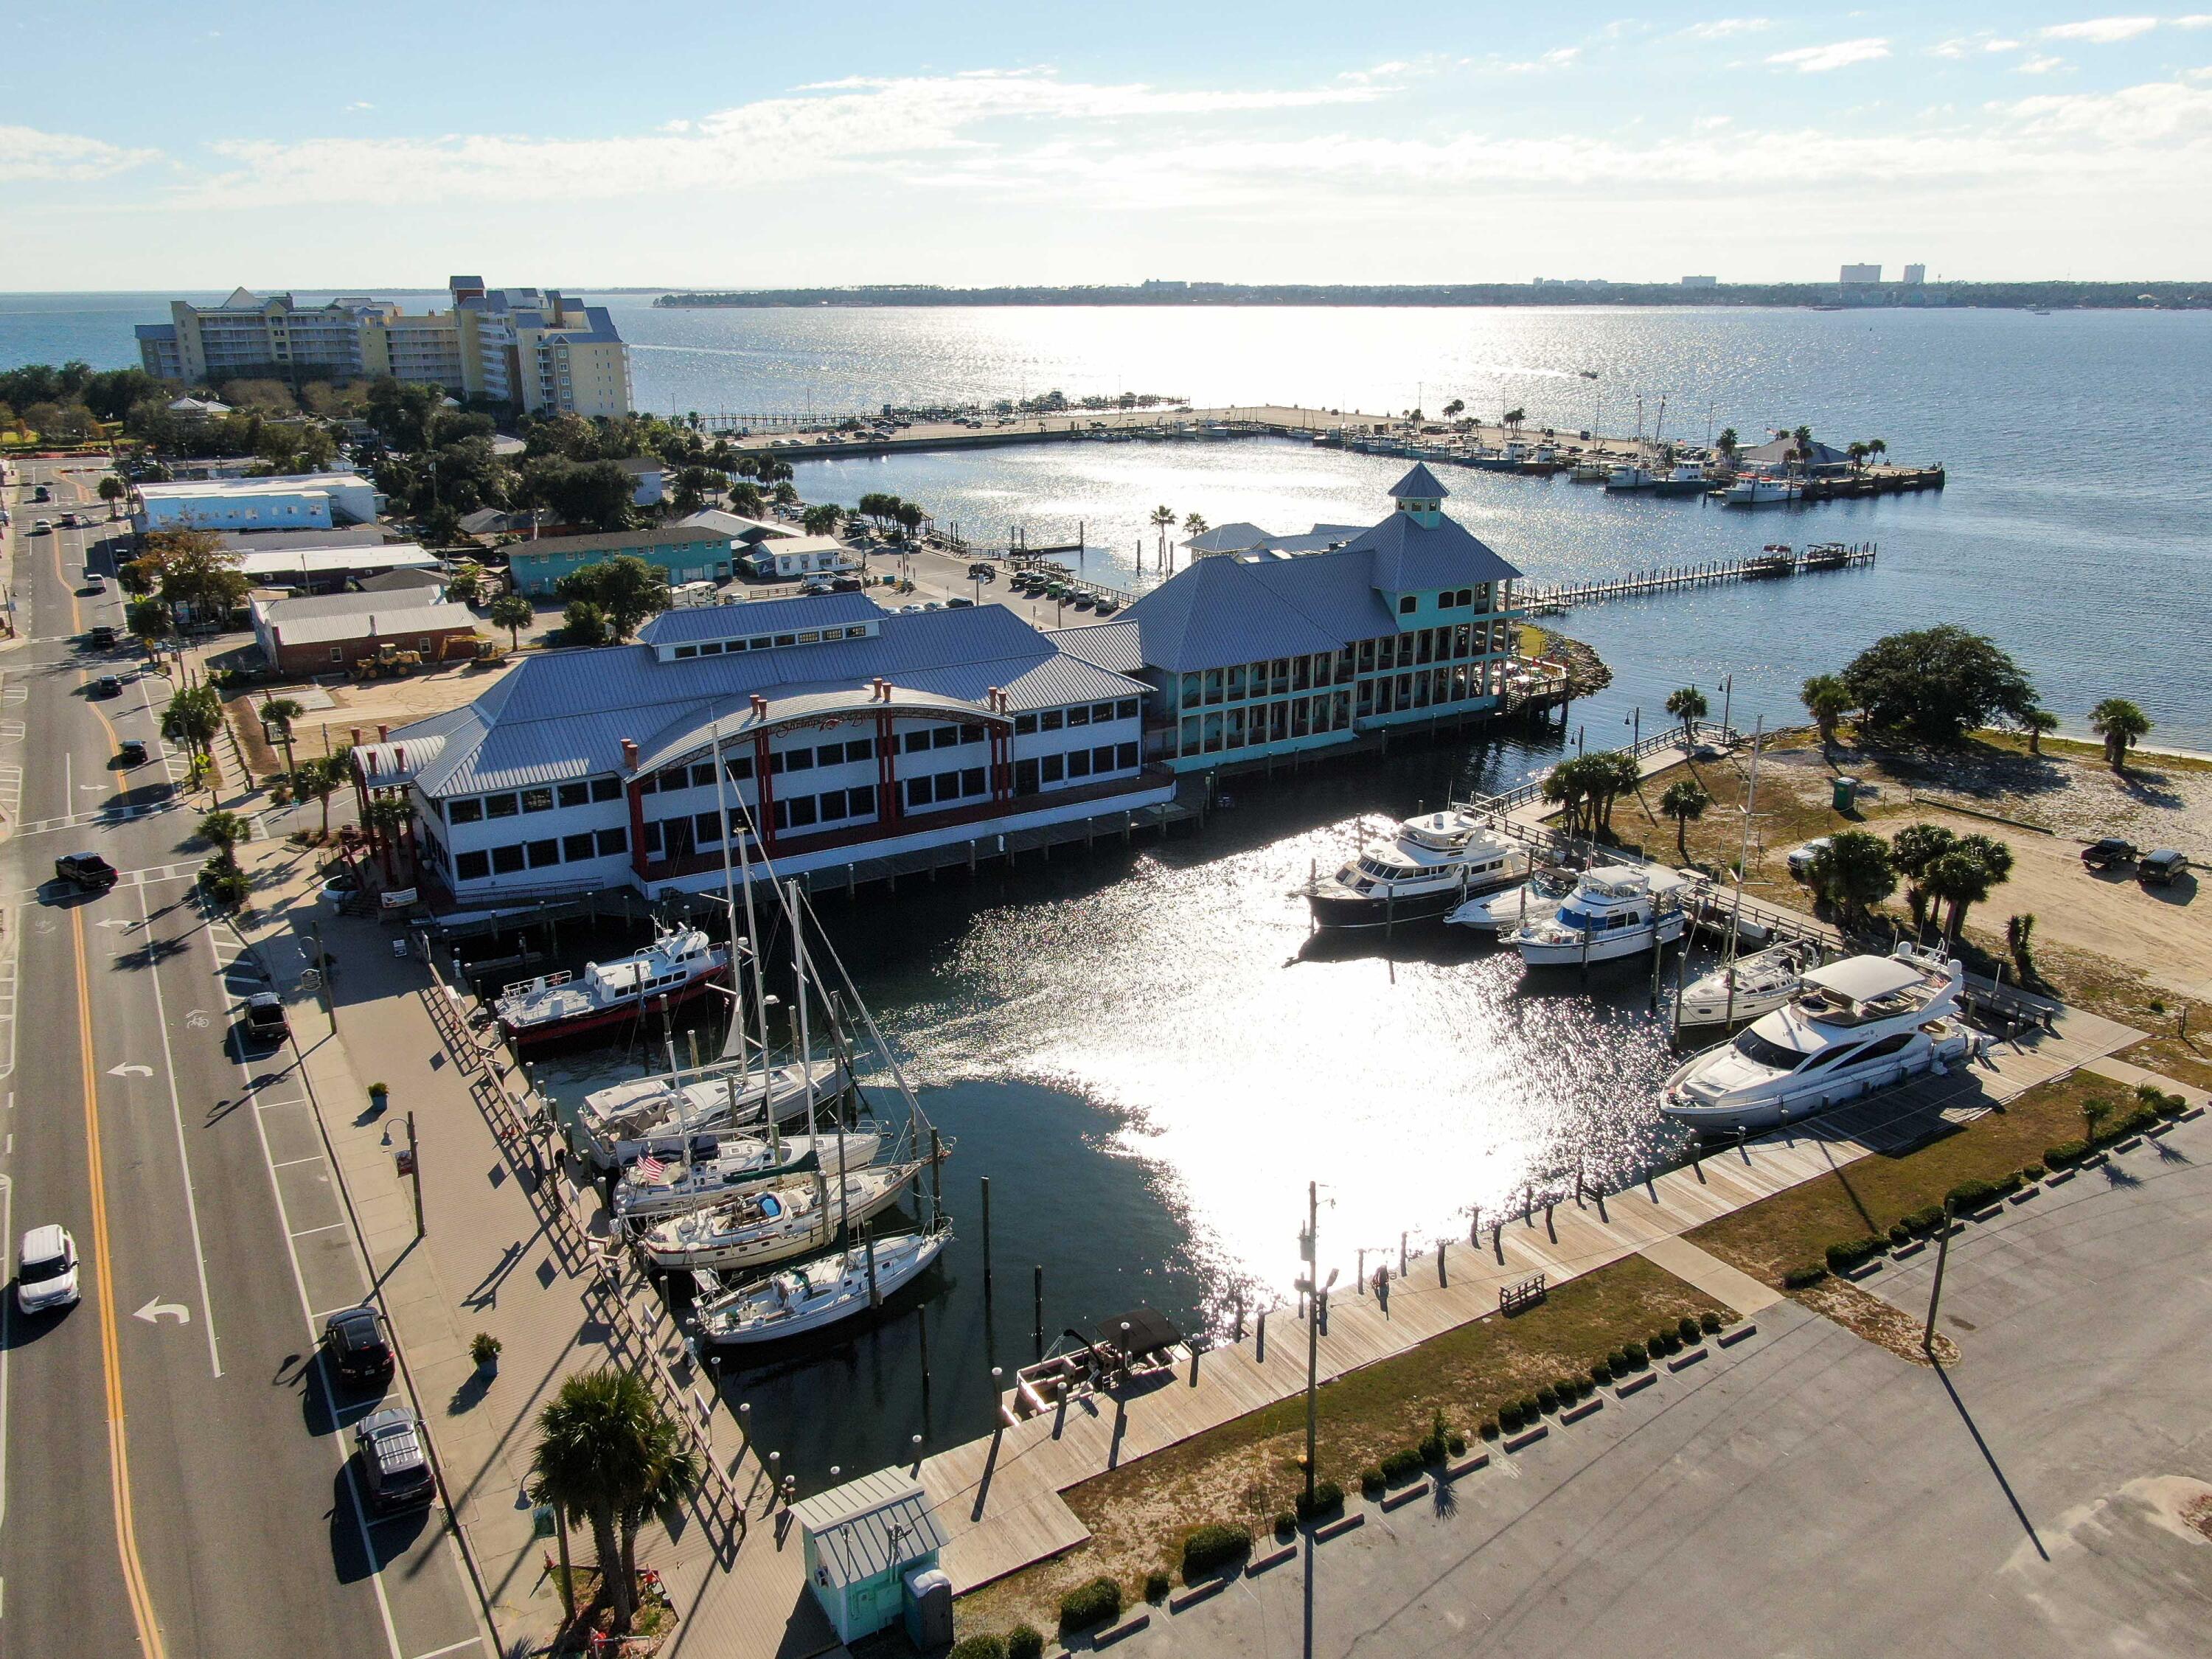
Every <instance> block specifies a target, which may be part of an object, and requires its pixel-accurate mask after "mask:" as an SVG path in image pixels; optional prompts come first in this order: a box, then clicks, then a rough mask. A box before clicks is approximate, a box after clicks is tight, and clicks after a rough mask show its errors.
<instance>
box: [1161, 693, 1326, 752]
mask: <svg viewBox="0 0 2212 1659" xmlns="http://www.w3.org/2000/svg"><path fill="white" fill-rule="evenodd" d="M1351 724H1352V693H1350V692H1349V691H1324V692H1322V693H1321V694H1320V695H1319V696H1312V697H1292V698H1291V700H1290V701H1289V702H1270V703H1262V704H1261V705H1259V706H1258V707H1257V708H1231V709H1226V710H1222V711H1218V712H1216V713H1214V714H1186V715H1184V716H1183V719H1182V732H1181V733H1180V734H1179V735H1180V738H1181V746H1180V748H1179V749H1178V750H1176V752H1177V753H1178V754H1184V755H1215V754H1219V753H1220V752H1221V751H1222V750H1225V749H1243V748H1246V747H1249V746H1251V745H1255V744H1263V743H1287V742H1289V741H1290V740H1291V738H1304V737H1310V736H1312V735H1314V734H1315V733H1316V732H1341V731H1343V730H1344V729H1345V728H1346V726H1350V725H1351Z"/></svg>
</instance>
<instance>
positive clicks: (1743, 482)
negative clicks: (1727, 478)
mask: <svg viewBox="0 0 2212 1659" xmlns="http://www.w3.org/2000/svg"><path fill="white" fill-rule="evenodd" d="M1804 498H1805V486H1804V485H1803V484H1802V483H1799V482H1798V481H1797V480H1796V479H1795V478H1783V477H1775V476H1774V475H1772V474H1771V473H1765V472H1753V473H1747V474H1746V475H1745V476H1744V477H1740V478H1738V479H1737V480H1736V481H1735V483H1732V484H1730V485H1729V487H1728V489H1727V491H1726V492H1725V493H1724V494H1723V496H1722V499H1723V501H1726V502H1727V503H1728V505H1729V506H1730V507H1774V506H1779V505H1783V504H1786V503H1788V502H1791V501H1802V500H1803V499H1804Z"/></svg>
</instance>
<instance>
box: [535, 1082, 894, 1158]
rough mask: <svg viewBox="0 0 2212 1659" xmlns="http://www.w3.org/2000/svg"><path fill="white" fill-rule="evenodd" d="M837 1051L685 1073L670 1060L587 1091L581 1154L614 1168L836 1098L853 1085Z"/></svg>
mask: <svg viewBox="0 0 2212 1659" xmlns="http://www.w3.org/2000/svg"><path fill="white" fill-rule="evenodd" d="M850 1083H851V1079H850V1078H848V1076H847V1074H846V1072H845V1067H844V1066H843V1064H842V1062H841V1061H839V1060H835V1059H823V1060H806V1061H805V1062H803V1063H802V1062H800V1061H798V1060H793V1061H789V1062H787V1063H785V1064H781V1065H775V1066H765V1067H763V1068H762V1069H760V1070H758V1071H748V1070H746V1069H744V1068H742V1067H741V1066H738V1064H737V1063H735V1062H730V1063H727V1064H724V1065H720V1066H715V1067H709V1068H707V1070H706V1071H704V1072H703V1073H693V1074H691V1075H690V1076H689V1077H686V1076H685V1075H684V1073H680V1072H678V1071H677V1070H676V1069H675V1068H674V1067H673V1066H671V1068H670V1069H669V1071H668V1072H667V1073H665V1074H663V1075H661V1076H659V1077H641V1078H632V1079H629V1080H628V1081H627V1082H623V1083H615V1084H610V1085H608V1086H607V1087H605V1088H604V1089H594V1090H593V1091H592V1092H591V1093H590V1094H588V1095H586V1096H585V1097H584V1098H583V1102H582V1103H581V1104H580V1105H579V1106H578V1107H577V1109H576V1111H575V1115H574V1123H575V1129H576V1139H577V1140H578V1141H579V1142H580V1146H581V1150H582V1151H583V1152H584V1155H585V1156H586V1158H589V1159H590V1160H591V1161H592V1164H593V1165H595V1166H596V1167H597V1168H599V1169H601V1170H612V1169H615V1168H617V1167H618V1166H620V1165H621V1164H623V1162H625V1161H626V1160H628V1159H630V1158H636V1157H637V1156H639V1155H640V1154H641V1153H642V1152H652V1153H653V1155H655V1156H657V1157H663V1158H665V1157H666V1156H667V1155H668V1154H667V1152H665V1150H663V1149H664V1148H665V1147H668V1146H673V1147H674V1148H676V1149H677V1155H678V1157H681V1156H682V1148H683V1147H684V1145H685V1143H686V1142H687V1141H688V1140H690V1139H691V1138H692V1137H694V1136H696V1135H697V1134H698V1133H701V1132H702V1131H720V1130H723V1129H742V1128H744V1127H746V1126H747V1125H749V1124H755V1123H763V1122H765V1121H768V1120H769V1118H771V1117H773V1118H774V1119H775V1120H776V1121H778V1122H784V1121H789V1120H791V1119H793V1118H795V1117H799V1116H801V1115H804V1114H805V1112H806V1111H808V1110H809V1109H810V1108H811V1105H812V1104H813V1103H817V1102H820V1101H825V1100H829V1101H834V1100H836V1098H837V1097H839V1096H841V1095H842V1094H843V1093H844V1092H845V1091H846V1089H847V1088H848V1086H849V1085H850Z"/></svg>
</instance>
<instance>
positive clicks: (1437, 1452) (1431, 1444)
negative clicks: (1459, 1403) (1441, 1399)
mask: <svg viewBox="0 0 2212 1659" xmlns="http://www.w3.org/2000/svg"><path fill="white" fill-rule="evenodd" d="M1452 1437H1453V1436H1452V1432H1451V1431H1450V1430H1449V1428H1447V1427H1446V1426H1445V1425H1444V1414H1443V1411H1442V1410H1441V1409H1439V1410H1438V1411H1437V1412H1436V1413H1433V1414H1432V1415H1431V1417H1430V1419H1429V1431H1428V1433H1427V1434H1426V1435H1425V1437H1423V1438H1422V1440H1421V1448H1420V1449H1421V1462H1424V1463H1441V1462H1443V1461H1444V1443H1445V1442H1446V1441H1447V1440H1449V1439H1450V1438H1452Z"/></svg>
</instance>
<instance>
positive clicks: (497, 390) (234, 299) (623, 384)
mask: <svg viewBox="0 0 2212 1659" xmlns="http://www.w3.org/2000/svg"><path fill="white" fill-rule="evenodd" d="M447 290H448V292H449V293H450V295H452V298H453V307H452V308H451V309H450V310H446V311H427V312H410V311H407V310H405V309H404V308H403V307H401V306H400V305H399V304H398V302H397V301H391V300H378V299H373V298H370V297H368V296H367V295H339V296H337V297H336V298H333V299H331V300H328V301H325V302H323V303H322V304H320V305H309V306H303V305H301V304H300V303H299V302H298V301H295V299H294V298H293V296H292V295H289V294H270V295H260V294H256V293H254V292H253V291H252V290H251V289H244V288H240V289H234V291H233V292H232V293H231V295H230V296H229V297H228V299H226V300H224V301H222V303H221V304H220V305H214V306H196V305H194V304H192V303H191V301H186V300H173V301H170V302H169V317H170V320H169V321H168V322H167V323H151V324H143V325H140V327H139V329H138V331H137V334H138V355H139V360H140V362H142V363H143V365H144V367H145V369H146V372H147V373H148V374H152V375H154V376H155V377H156V378H158V379H161V380H181V381H184V382H186V383H187V384H191V383H197V382H200V381H218V380H232V379H236V378H240V377H246V378H253V377H259V376H265V377H268V378H271V379H277V380H290V381H297V380H319V379H329V380H363V379H376V378H380V377H382V376H385V375H389V376H391V377H392V379H394V380H405V381H410V382H412V383H415V384H417V385H432V386H444V387H445V388H446V389H447V391H448V392H452V393H453V394H454V395H456V396H458V397H464V398H489V399H491V400H493V401H495V402H499V403H505V404H512V405H513V406H514V408H515V409H516V410H518V411H519V412H520V413H523V414H533V415H534V414H558V415H584V416H597V415H609V416H612V415H626V414H628V413H629V408H630V374H629V348H628V347H627V346H625V345H624V344H623V339H622V336H621V334H620V333H619V332H617V330H616V328H615V325H614V321H613V319H612V318H611V316H609V314H608V313H607V310H606V307H604V306H586V305H583V304H581V303H580V302H578V301H574V300H572V299H570V298H568V296H567V295H563V294H562V293H561V292H560V291H559V290H558V289H544V290H541V289H534V288H521V289H492V288H487V287H486V286H485V285H484V282H483V278H482V277H480V276H455V277H453V278H452V279H451V280H450V282H449V283H448V284H447Z"/></svg>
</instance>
